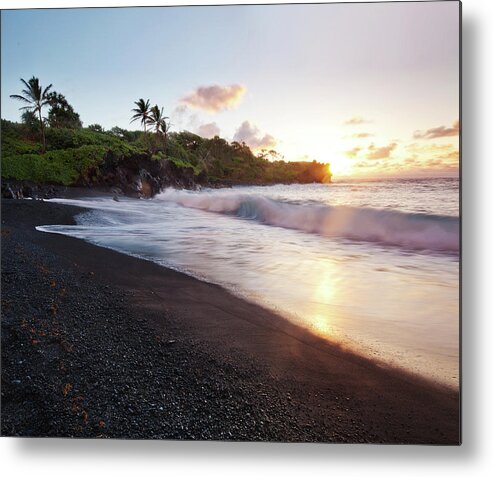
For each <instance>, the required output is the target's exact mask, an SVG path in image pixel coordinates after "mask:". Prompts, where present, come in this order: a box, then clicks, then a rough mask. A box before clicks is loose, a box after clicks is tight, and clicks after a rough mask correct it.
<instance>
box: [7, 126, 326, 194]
mask: <svg viewBox="0 0 493 477" xmlns="http://www.w3.org/2000/svg"><path fill="white" fill-rule="evenodd" d="M95 129H96V130H95ZM97 129H98V128H77V129H63V128H46V152H45V153H44V154H42V153H41V146H40V144H39V138H38V134H37V132H36V131H33V130H32V128H29V127H28V126H27V125H26V124H19V123H13V122H11V121H6V120H2V122H1V172H2V178H4V179H17V180H29V181H33V182H37V183H54V184H63V185H90V184H95V185H97V184H98V183H99V182H100V179H101V177H102V176H103V175H104V171H105V168H106V166H107V164H108V163H111V164H115V163H116V164H118V163H119V162H123V161H125V162H127V163H128V161H129V160H130V161H131V160H132V159H135V160H136V161H137V160H139V158H140V159H142V158H146V159H151V160H153V161H168V162H169V163H170V164H172V166H173V168H174V170H185V171H187V172H189V173H190V174H193V176H194V177H195V178H196V182H198V183H202V184H210V185H214V184H216V185H224V184H228V185H229V184H231V185H232V184H273V183H293V182H302V183H308V182H329V181H330V177H331V174H330V171H329V167H328V165H326V164H320V163H317V162H315V161H314V162H285V161H282V160H269V158H268V157H266V156H263V155H258V156H257V155H255V154H253V153H252V151H251V150H250V148H249V147H248V146H246V145H245V144H239V143H236V142H233V143H228V142H227V141H225V140H224V139H221V138H219V137H215V138H213V139H205V138H202V137H200V136H197V135H196V134H192V133H190V132H186V131H185V132H180V133H171V134H169V135H168V136H167V140H166V141H165V140H163V137H158V136H157V135H155V134H152V133H147V134H144V133H143V132H141V131H127V130H123V129H120V128H113V129H112V130H110V131H102V130H97ZM272 157H275V153H273V152H271V153H270V158H272ZM115 185H117V184H115Z"/></svg>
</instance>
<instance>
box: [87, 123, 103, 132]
mask: <svg viewBox="0 0 493 477" xmlns="http://www.w3.org/2000/svg"><path fill="white" fill-rule="evenodd" d="M87 129H90V130H91V131H94V132H100V133H104V128H103V126H101V124H89V126H87Z"/></svg>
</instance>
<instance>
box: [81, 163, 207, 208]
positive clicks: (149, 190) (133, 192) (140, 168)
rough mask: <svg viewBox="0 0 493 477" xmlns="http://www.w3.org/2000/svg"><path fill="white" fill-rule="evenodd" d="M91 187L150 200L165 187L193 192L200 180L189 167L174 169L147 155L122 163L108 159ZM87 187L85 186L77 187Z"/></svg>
mask: <svg viewBox="0 0 493 477" xmlns="http://www.w3.org/2000/svg"><path fill="white" fill-rule="evenodd" d="M91 179H92V180H91V185H92V186H99V187H109V188H112V187H113V188H114V187H117V188H119V189H120V190H121V191H122V192H123V193H124V194H125V195H129V196H133V197H146V198H147V197H153V196H154V195H156V194H157V193H159V192H160V191H161V190H162V189H163V188H165V187H176V188H180V189H195V188H196V187H197V185H198V184H200V183H201V182H203V181H201V179H202V178H201V177H200V176H199V177H196V176H194V173H193V169H191V168H178V167H176V166H175V165H174V164H173V163H172V162H171V161H168V160H165V159H164V160H159V161H157V160H153V159H151V158H149V156H147V155H140V156H133V157H130V158H126V159H123V160H119V161H117V160H115V159H114V158H112V157H111V156H110V157H108V158H107V159H106V161H105V163H104V165H103V167H102V168H101V171H100V174H99V176H98V177H96V178H94V177H93V178H91ZM80 185H89V184H80Z"/></svg>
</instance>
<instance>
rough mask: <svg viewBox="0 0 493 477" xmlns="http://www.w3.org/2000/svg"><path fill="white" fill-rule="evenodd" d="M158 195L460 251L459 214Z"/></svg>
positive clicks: (354, 236)
mask: <svg viewBox="0 0 493 477" xmlns="http://www.w3.org/2000/svg"><path fill="white" fill-rule="evenodd" d="M156 199H157V200H163V201H168V202H174V203H176V204H178V205H181V206H184V207H191V208H196V209H201V210H207V211H210V212H216V213H222V214H233V215H236V216H237V217H241V218H246V219H252V220H257V221H258V222H260V223H263V224H267V225H273V226H277V227H284V228H288V229H295V230H300V231H303V232H307V233H315V234H320V235H324V236H327V237H342V238H346V239H350V240H357V241H365V242H378V243H382V244H387V245H394V246H399V247H403V248H407V249H413V250H433V251H445V252H458V251H459V248H460V238H459V237H460V225H459V219H458V218H457V217H450V216H439V215H428V214H417V213H405V212H399V211H395V210H386V209H373V208H359V207H349V206H328V205H316V204H294V203H291V202H282V201H277V200H273V199H268V198H265V197H261V196H256V195H251V194H241V193H237V192H227V193H224V192H189V191H178V190H175V189H166V190H165V191H164V192H162V193H161V194H159V195H158V196H156Z"/></svg>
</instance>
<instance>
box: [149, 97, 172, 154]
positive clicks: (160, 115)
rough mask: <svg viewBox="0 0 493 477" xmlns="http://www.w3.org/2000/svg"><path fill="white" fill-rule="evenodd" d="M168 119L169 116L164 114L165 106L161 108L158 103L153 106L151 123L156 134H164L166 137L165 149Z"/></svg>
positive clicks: (165, 138)
mask: <svg viewBox="0 0 493 477" xmlns="http://www.w3.org/2000/svg"><path fill="white" fill-rule="evenodd" d="M166 119H169V118H168V117H167V116H164V112H163V108H161V109H159V106H158V105H157V104H156V105H155V106H153V107H152V108H151V114H150V117H149V124H150V125H153V126H154V131H155V132H156V136H158V137H159V136H160V135H162V136H163V138H164V149H165V150H166V142H167V136H168V131H169V123H167V122H166Z"/></svg>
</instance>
